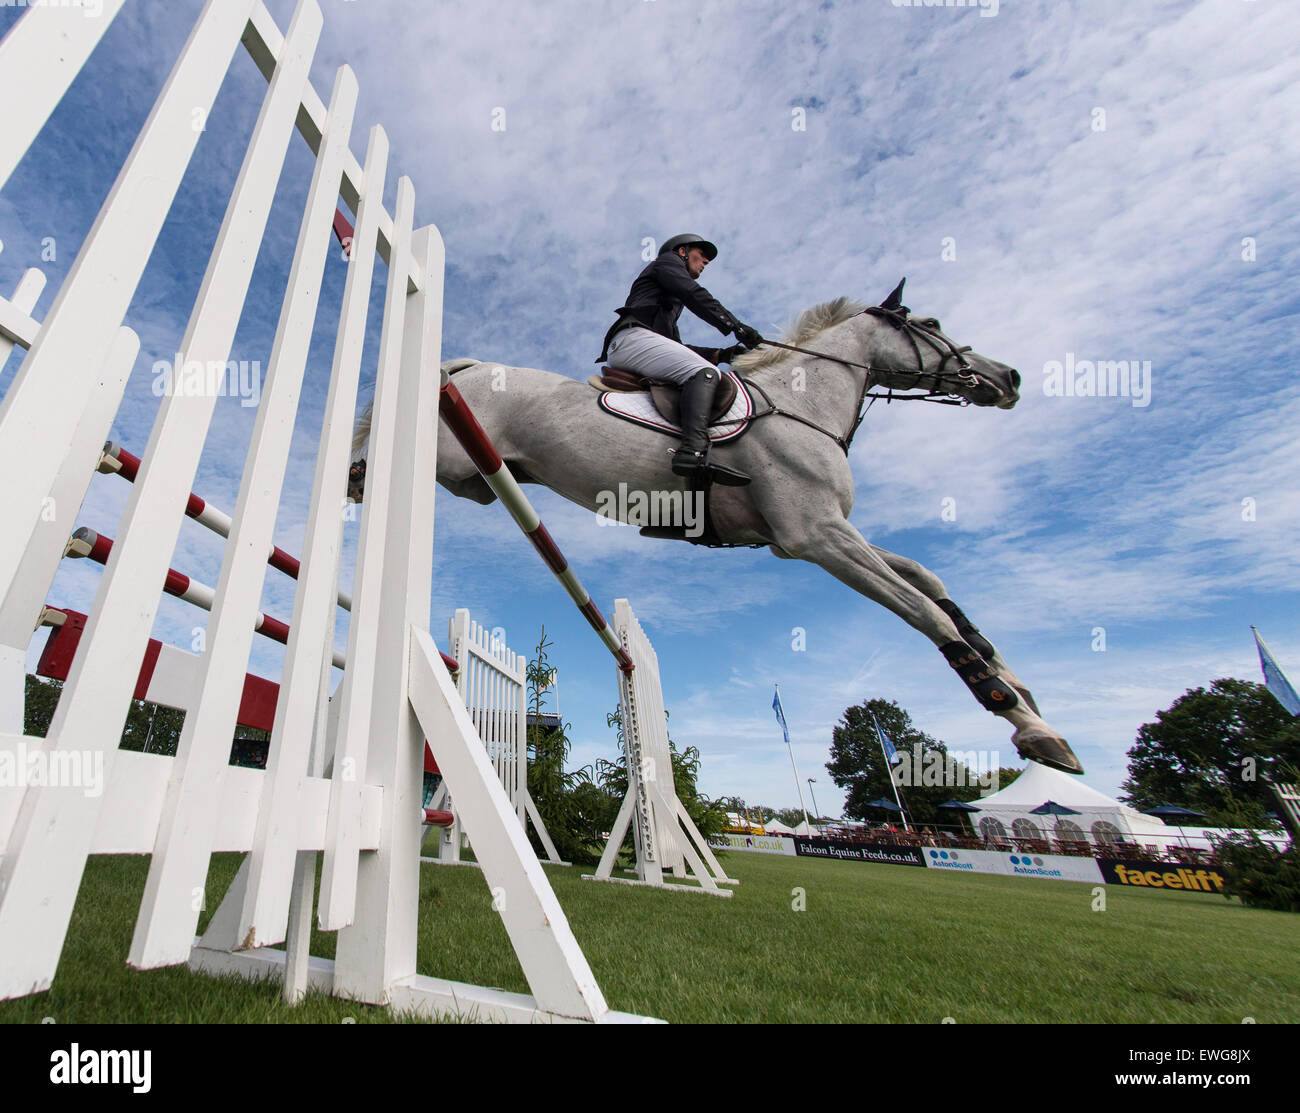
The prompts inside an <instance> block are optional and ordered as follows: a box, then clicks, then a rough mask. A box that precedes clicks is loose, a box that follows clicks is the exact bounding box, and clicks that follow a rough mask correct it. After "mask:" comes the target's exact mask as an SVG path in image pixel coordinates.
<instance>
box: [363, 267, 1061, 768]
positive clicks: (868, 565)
mask: <svg viewBox="0 0 1300 1113" xmlns="http://www.w3.org/2000/svg"><path fill="white" fill-rule="evenodd" d="M901 294H902V283H900V284H899V286H898V289H896V290H895V291H894V292H893V293H892V294H890V296H889V298H887V299H886V300H885V301H884V302H882V303H881V305H879V306H870V307H868V306H863V305H860V304H858V303H855V302H852V301H850V300H849V299H847V298H839V299H837V300H835V301H832V302H827V303H825V304H823V305H818V306H814V307H813V308H812V309H809V310H807V311H806V312H805V313H804V314H803V315H802V316H801V317H800V318H799V320H798V322H797V324H795V325H794V326H793V328H792V329H791V330H790V333H789V335H788V336H787V337H786V344H787V345H795V346H798V347H800V348H803V346H804V345H807V344H814V345H815V348H816V354H815V355H814V354H807V353H808V350H807V349H804V353H802V354H801V353H794V352H788V351H787V350H785V348H784V347H780V346H772V345H773V343H774V342H768V346H766V347H760V348H759V349H758V350H756V351H753V352H749V353H747V354H745V355H743V356H740V357H738V358H737V359H736V361H735V362H734V364H733V370H735V371H736V372H738V373H739V374H740V375H742V376H743V377H744V380H745V382H746V383H747V384H749V385H750V388H751V389H750V393H751V395H752V396H753V398H754V403H755V406H756V410H757V416H756V417H755V418H754V424H753V427H752V428H750V429H749V430H748V431H747V432H746V433H745V434H744V435H742V436H741V437H739V438H738V439H737V440H735V441H734V443H727V444H725V445H720V446H715V447H714V448H713V450H712V451H713V453H714V454H715V457H716V458H717V459H719V460H720V462H722V463H725V464H726V465H727V466H729V467H732V468H735V469H737V470H739V471H742V472H744V473H745V474H747V475H749V476H751V477H752V478H753V482H752V484H751V485H749V486H746V487H720V486H716V487H713V488H712V489H711V490H709V491H708V492H707V495H708V515H709V524H710V526H711V531H710V532H709V533H708V535H707V536H706V537H705V538H702V539H700V538H697V539H698V540H703V541H705V542H706V543H714V544H727V545H753V546H768V547H769V548H770V549H771V551H772V552H773V553H774V554H775V555H776V556H778V557H781V558H783V559H791V558H797V559H800V560H807V561H811V562H812V563H814V564H819V565H821V567H823V568H824V569H826V571H827V572H829V573H830V574H831V575H832V576H834V577H835V578H836V579H839V580H842V581H843V582H844V583H846V584H848V585H849V586H850V587H851V588H853V589H854V590H855V591H857V592H859V593H860V594H862V595H865V596H866V597H867V598H868V599H872V600H874V601H875V602H877V603H879V604H881V605H882V606H884V607H888V608H889V609H890V610H891V611H893V612H894V613H895V614H896V615H898V616H899V617H900V618H901V619H903V621H905V622H907V623H908V624H909V625H911V626H914V627H915V628H916V629H917V630H919V631H920V632H921V633H922V634H924V635H925V636H926V637H927V638H929V639H930V640H931V641H932V642H934V644H935V645H936V646H938V647H939V648H940V650H941V652H942V653H943V655H944V657H945V658H946V659H947V660H948V663H949V664H950V665H952V667H953V668H954V669H956V670H957V672H958V675H959V676H961V678H962V679H963V680H964V681H965V682H966V683H967V686H968V687H969V688H970V689H971V691H972V692H973V693H974V695H975V696H976V698H977V699H978V700H979V702H980V703H981V705H983V706H984V707H985V708H987V709H988V710H990V711H993V712H994V713H995V714H997V715H1000V716H1001V717H1003V718H1004V719H1006V720H1008V721H1009V722H1010V723H1011V724H1012V726H1013V727H1014V728H1015V731H1014V734H1013V735H1012V743H1013V744H1014V745H1015V746H1016V749H1017V751H1018V752H1019V753H1020V755H1021V756H1022V757H1024V758H1028V759H1032V760H1034V761H1039V762H1041V763H1043V764H1044V765H1049V766H1052V767H1053V768H1056V769H1061V770H1064V771H1065V772H1069V773H1082V772H1083V766H1082V765H1081V764H1080V763H1079V760H1078V758H1077V757H1076V756H1075V755H1074V753H1073V751H1072V750H1071V749H1070V747H1069V745H1068V744H1067V743H1066V741H1065V740H1064V739H1063V738H1062V737H1061V736H1060V735H1059V734H1058V733H1057V732H1056V731H1054V730H1053V729H1052V728H1051V727H1049V726H1048V724H1047V723H1046V722H1044V721H1043V719H1042V718H1040V717H1039V715H1038V709H1037V707H1036V705H1035V704H1034V700H1033V697H1032V696H1031V695H1030V693H1029V690H1028V688H1027V687H1026V686H1025V685H1024V684H1023V683H1022V682H1021V681H1020V680H1019V678H1018V677H1017V676H1016V675H1015V673H1013V672H1012V671H1011V668H1010V666H1009V665H1008V664H1007V663H1006V661H1005V660H1003V658H1002V656H1001V654H999V653H998V652H997V650H996V649H995V648H994V647H993V646H992V645H991V644H990V643H989V642H988V640H987V639H985V638H984V637H983V636H982V635H981V634H980V632H979V631H978V629H976V627H975V626H974V625H973V624H972V623H971V622H970V620H969V619H967V618H966V616H965V615H964V614H963V613H962V611H961V610H960V608H958V607H957V606H956V604H954V603H953V602H952V601H951V600H950V599H948V597H947V592H946V591H945V590H944V586H943V584H942V583H941V582H940V580H939V578H938V577H937V576H935V575H934V573H932V572H931V571H929V570H928V569H927V568H925V567H923V566H922V565H920V564H918V563H917V562H916V561H913V560H909V559H908V558H907V557H902V556H898V555H897V554H895V553H891V552H887V551H886V550H884V549H881V548H879V547H878V546H875V545H872V544H870V543H868V542H867V541H866V540H865V539H864V538H863V537H862V535H861V534H860V533H859V532H858V531H857V530H856V529H855V528H854V527H853V526H852V525H850V524H849V522H848V515H849V513H850V511H851V510H852V509H853V476H852V473H851V472H850V470H849V464H848V459H847V454H848V444H849V442H850V441H851V439H852V436H853V433H854V432H855V431H856V429H857V426H858V423H859V422H860V420H861V413H862V406H863V404H864V402H865V401H866V399H867V398H869V397H877V396H879V395H873V394H872V391H876V390H880V389H882V388H883V389H886V390H889V391H896V390H904V391H906V390H915V389H923V390H926V391H928V394H929V396H932V397H936V398H938V399H939V400H947V401H949V402H950V403H953V402H958V401H960V402H962V403H973V404H974V405H977V406H996V407H998V408H1001V409H1010V408H1011V407H1012V406H1014V405H1015V404H1016V401H1017V400H1018V398H1019V393H1018V391H1019V386H1020V375H1019V373H1018V372H1017V371H1015V370H1013V369H1012V368H1011V367H1008V366H1007V365H1006V364H1002V363H998V362H996V361H994V360H991V359H988V358H986V357H984V356H981V355H978V354H977V353H975V352H973V351H971V350H970V349H969V348H959V347H957V346H956V345H955V344H953V342H952V341H951V340H949V339H948V338H947V337H946V336H945V335H944V334H943V332H942V331H941V330H940V327H939V322H938V321H936V320H934V319H933V318H918V317H914V316H913V315H912V314H911V312H910V311H909V310H908V309H907V307H906V306H904V305H902V304H901ZM443 371H444V373H445V374H452V375H454V376H455V378H454V385H455V387H456V389H457V390H458V391H459V392H460V393H461V395H462V396H463V397H464V398H465V400H466V401H467V402H468V403H469V406H470V408H471V409H472V410H473V412H474V414H475V415H476V416H477V418H478V420H479V422H480V423H481V424H482V426H483V428H484V430H485V431H486V432H487V434H488V436H489V437H490V438H491V439H492V442H493V443H494V444H495V445H496V448H497V451H498V452H499V453H500V454H501V457H502V459H503V460H504V461H505V462H506V464H507V466H508V467H509V469H510V471H511V473H512V474H513V475H514V476H515V478H516V479H517V480H519V481H520V482H521V483H540V484H542V485H543V486H546V487H549V488H550V489H551V490H553V491H556V492H558V493H559V494H561V495H563V496H564V497H565V498H567V499H569V500H570V501H572V502H575V503H578V504H579V505H580V506H585V507H587V508H588V509H589V510H592V511H599V512H601V513H606V514H607V513H609V512H610V509H611V499H610V494H611V492H613V491H615V490H618V489H619V485H620V484H625V485H626V488H625V490H626V491H629V492H642V493H644V494H646V495H648V496H651V497H658V498H659V500H660V505H667V504H668V502H667V500H665V499H664V498H663V496H664V495H671V494H673V493H678V497H679V503H678V504H679V505H680V498H681V496H682V495H684V494H685V493H686V492H687V489H688V481H687V480H685V479H682V478H681V477H678V476H676V475H674V474H673V473H672V471H671V470H670V468H669V461H670V459H671V456H672V453H673V451H674V448H675V447H676V439H675V438H674V437H671V436H666V435H664V434H663V433H661V432H656V431H655V430H653V429H649V428H644V427H642V426H638V425H635V424H632V423H630V422H628V421H626V420H624V419H622V418H619V417H615V416H613V415H611V414H608V413H606V412H605V411H604V410H602V409H601V408H600V407H599V406H598V405H597V398H598V395H597V393H596V392H595V391H593V390H592V388H591V386H590V385H588V384H587V383H585V382H581V381H578V380H575V379H571V378H568V377H566V376H564V375H556V374H552V373H550V372H547V371H538V370H534V369H533V368H528V367H503V366H502V365H500V364H492V363H484V362H481V361H478V360H469V359H459V360H450V361H448V362H446V363H444V364H443ZM368 429H369V420H368V414H365V415H363V417H362V419H361V421H360V423H359V424H358V428H357V441H356V444H357V446H358V449H359V448H360V446H362V445H364V443H365V440H366V437H367V435H368ZM438 482H439V483H440V484H441V485H442V486H443V487H445V488H446V489H447V490H448V491H450V492H451V493H452V494H455V495H458V496H460V497H462V498H469V499H473V500H475V501H476V502H480V503H489V502H491V501H493V499H494V498H495V495H494V494H493V493H492V491H491V489H490V488H489V487H488V485H487V483H486V482H485V481H484V480H483V478H482V477H481V476H480V475H479V473H478V471H477V470H476V469H475V466H474V464H473V463H472V462H471V461H470V459H469V457H468V456H467V455H466V453H465V452H464V450H463V449H462V448H461V447H460V445H459V444H458V443H457V441H456V440H455V438H453V437H452V436H450V435H448V433H447V431H446V430H445V429H444V430H443V432H442V435H441V436H440V437H439V438H438ZM623 517H624V520H626V517H627V516H626V515H624V516H623ZM635 524H640V523H635ZM643 532H646V533H652V535H655V536H669V535H674V534H673V531H671V530H656V531H651V530H643ZM675 536H678V537H680V538H681V539H683V540H689V539H691V537H690V534H689V533H688V532H687V531H686V530H684V529H679V530H677V531H676V534H675Z"/></svg>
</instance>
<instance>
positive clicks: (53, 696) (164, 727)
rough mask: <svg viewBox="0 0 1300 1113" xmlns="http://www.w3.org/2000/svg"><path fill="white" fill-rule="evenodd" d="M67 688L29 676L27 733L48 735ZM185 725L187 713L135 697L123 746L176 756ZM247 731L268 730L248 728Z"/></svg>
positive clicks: (123, 732)
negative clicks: (251, 729) (60, 699)
mask: <svg viewBox="0 0 1300 1113" xmlns="http://www.w3.org/2000/svg"><path fill="white" fill-rule="evenodd" d="M62 691H63V682H62V681H61V680H44V679H42V678H41V677H38V676H33V675H31V674H30V673H29V674H28V675H27V678H26V684H25V686H24V697H25V704H24V713H23V733H24V734H28V735H30V736H32V737H33V738H44V737H45V734H46V732H47V731H48V730H49V729H50V723H51V721H52V720H53V719H54V710H55V708H56V707H57V706H58V703H59V695H60V693H61V692H62ZM184 725H185V712H184V711H178V710H177V709H176V708H174V707H163V706H161V705H160V704H156V703H145V702H144V701H143V700H138V699H136V700H132V701H131V708H130V710H129V711H128V712H127V716H126V723H125V724H124V725H123V727H122V740H121V743H120V746H121V748H122V749H124V750H144V749H146V748H147V749H148V751H149V753H151V754H166V755H168V756H174V755H175V753H176V745H177V743H178V742H179V741H180V738H181V728H182V727H183V726H184ZM243 733H244V734H257V733H264V732H256V731H244V732H243Z"/></svg>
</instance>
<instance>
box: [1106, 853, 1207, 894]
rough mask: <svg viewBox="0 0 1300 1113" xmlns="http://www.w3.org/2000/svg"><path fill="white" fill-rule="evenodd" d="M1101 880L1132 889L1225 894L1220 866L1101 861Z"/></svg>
mask: <svg viewBox="0 0 1300 1113" xmlns="http://www.w3.org/2000/svg"><path fill="white" fill-rule="evenodd" d="M1097 864H1098V865H1099V866H1100V867H1101V876H1102V879H1103V880H1104V881H1105V882H1106V884H1107V885H1127V886H1128V887H1129V888H1131V889H1178V890H1181V891H1183V892H1187V893H1210V894H1218V893H1222V892H1223V880H1224V878H1223V874H1222V873H1221V872H1220V871H1219V869H1218V867H1217V866H1179V865H1174V864H1172V863H1170V862H1151V861H1143V860H1137V861H1135V860H1133V859H1125V860H1120V859H1118V858H1102V859H1101V860H1100V861H1099V862H1098V863H1097Z"/></svg>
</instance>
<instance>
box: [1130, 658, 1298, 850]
mask: <svg viewBox="0 0 1300 1113" xmlns="http://www.w3.org/2000/svg"><path fill="white" fill-rule="evenodd" d="M1128 757H1129V766H1128V772H1129V775H1128V779H1127V780H1126V781H1125V782H1124V783H1123V784H1122V785H1121V786H1120V788H1121V795H1120V799H1121V800H1123V801H1124V802H1125V803H1127V804H1131V805H1132V806H1133V807H1135V808H1137V809H1139V810H1141V811H1145V810H1146V809H1148V808H1152V807H1155V806H1157V805H1159V804H1177V805H1179V806H1180V807H1184V808H1190V809H1192V810H1193V811H1198V812H1202V813H1204V814H1205V815H1206V816H1208V817H1209V821H1210V823H1211V824H1212V825H1214V826H1222V827H1258V826H1264V825H1265V824H1266V822H1267V821H1266V820H1265V816H1266V815H1267V813H1268V812H1270V811H1272V810H1273V807H1274V804H1273V800H1272V797H1271V796H1270V795H1269V792H1268V786H1267V785H1266V784H1265V779H1268V780H1283V781H1285V780H1289V779H1294V777H1295V769H1296V767H1297V765H1300V721H1297V720H1296V719H1295V718H1294V717H1293V716H1292V715H1290V714H1289V713H1288V712H1287V711H1286V710H1285V709H1284V708H1283V707H1282V706H1281V705H1280V704H1279V703H1278V702H1277V700H1276V699H1274V698H1273V696H1272V695H1270V694H1269V692H1268V690H1267V689H1266V688H1265V687H1264V686H1263V685H1262V684H1254V683H1252V682H1251V681H1249V680H1235V679H1231V678H1221V679H1219V680H1216V681H1214V682H1213V683H1212V684H1211V685H1210V687H1209V689H1208V690H1206V689H1205V688H1192V689H1190V690H1188V691H1187V692H1184V693H1183V695H1181V696H1179V697H1178V699H1176V700H1175V701H1174V702H1173V703H1172V704H1171V705H1170V706H1169V707H1168V708H1167V709H1165V710H1164V711H1160V712H1157V714H1156V721H1155V722H1154V723H1144V724H1143V725H1142V726H1141V727H1140V728H1139V729H1138V733H1137V741H1136V743H1135V744H1134V746H1133V748H1132V749H1131V750H1129V752H1128Z"/></svg>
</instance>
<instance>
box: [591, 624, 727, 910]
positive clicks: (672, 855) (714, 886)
mask: <svg viewBox="0 0 1300 1113" xmlns="http://www.w3.org/2000/svg"><path fill="white" fill-rule="evenodd" d="M614 631H615V633H616V634H617V635H618V639H619V642H620V643H621V644H622V646H623V648H624V649H625V650H626V651H627V654H628V656H629V657H631V658H632V661H633V662H634V664H635V665H636V667H635V668H634V669H633V670H632V671H631V672H630V673H627V672H620V674H619V704H620V712H621V714H622V718H623V753H624V755H625V757H626V759H627V795H626V796H625V797H624V798H623V803H622V805H621V806H620V807H619V810H618V818H617V819H615V821H614V826H613V827H612V829H611V830H610V835H609V841H608V842H607V843H606V844H605V852H604V854H602V855H601V858H600V865H599V866H597V867H596V872H595V873H594V874H583V879H584V880H587V881H618V882H621V883H623V884H627V885H651V886H655V887H656V888H663V889H671V890H673V891H674V892H686V893H708V894H710V895H712V896H718V897H729V896H731V891H730V890H728V889H719V888H718V886H719V885H738V884H739V882H738V881H736V880H735V879H734V878H730V877H728V876H727V874H726V872H725V871H724V870H723V868H722V867H721V866H720V865H719V864H718V860H717V858H716V857H715V856H714V854H713V851H712V850H710V849H709V844H708V842H707V841H706V840H705V838H704V836H702V835H701V834H700V832H699V829H698V828H697V827H696V826H695V823H694V822H693V821H692V820H691V817H690V815H689V814H688V813H687V811H686V807H685V805H683V804H682V802H681V800H679V799H678V797H677V790H676V788H675V786H674V785H673V764H672V754H671V751H670V749H669V746H668V721H667V716H666V715H665V714H664V698H663V690H662V688H661V686H660V682H659V658H658V656H657V655H656V654H655V651H654V647H653V646H652V645H651V644H650V639H649V638H648V637H646V633H645V631H644V630H643V629H642V628H641V624H640V623H639V622H638V621H637V620H636V615H634V614H633V613H632V607H631V605H630V604H629V603H628V601H627V600H626V599H617V600H615V602H614ZM629 824H631V825H632V841H633V844H634V845H635V847H636V880H635V881H634V880H632V879H631V878H622V877H614V876H613V870H614V863H615V861H616V860H617V858H618V851H619V848H620V847H621V846H622V845H623V839H624V838H625V837H626V835H627V829H628V825H629ZM665 874H669V875H671V876H673V877H676V878H677V879H679V880H684V879H685V878H688V877H689V878H693V879H694V880H695V881H696V882H697V884H696V885H682V884H673V883H672V882H670V881H668V880H666V879H665V876H664V875H665Z"/></svg>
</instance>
